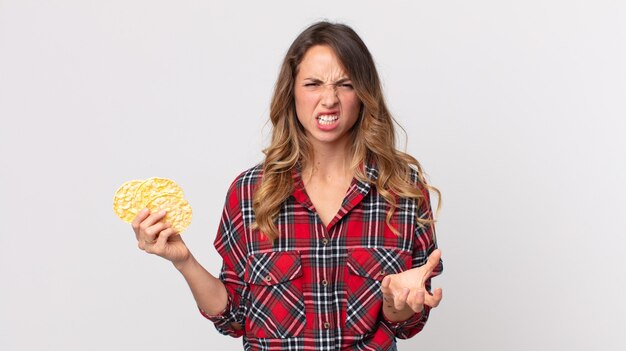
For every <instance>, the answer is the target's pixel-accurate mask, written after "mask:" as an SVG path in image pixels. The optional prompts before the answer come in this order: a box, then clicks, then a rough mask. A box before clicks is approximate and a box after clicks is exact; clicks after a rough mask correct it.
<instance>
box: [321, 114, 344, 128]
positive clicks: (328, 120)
mask: <svg viewBox="0 0 626 351" xmlns="http://www.w3.org/2000/svg"><path fill="white" fill-rule="evenodd" d="M338 119H339V116H337V115H319V116H317V121H318V123H319V124H320V125H322V126H329V125H331V124H333V123H335V122H336V121H337V120H338Z"/></svg>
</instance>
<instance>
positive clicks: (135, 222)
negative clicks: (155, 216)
mask: <svg viewBox="0 0 626 351" xmlns="http://www.w3.org/2000/svg"><path fill="white" fill-rule="evenodd" d="M149 214H150V210H148V209H147V208H144V209H143V210H141V211H139V213H137V215H136V216H135V218H134V219H133V221H132V222H131V223H130V225H131V226H132V227H133V231H134V232H135V237H136V238H137V240H139V224H141V222H143V220H144V219H146V218H147V217H148V215H149Z"/></svg>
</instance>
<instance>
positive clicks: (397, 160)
mask: <svg viewBox="0 0 626 351" xmlns="http://www.w3.org/2000/svg"><path fill="white" fill-rule="evenodd" d="M316 45H326V46H329V47H330V48H332V49H333V51H334V52H335V54H336V55H337V57H338V58H339V60H340V61H341V63H342V64H343V66H344V69H345V71H346V73H347V74H348V76H349V77H350V80H351V81H352V84H353V87H354V90H355V92H356V94H357V97H358V98H359V100H360V101H361V111H360V117H359V120H358V121H357V122H356V123H355V125H354V126H353V128H352V130H351V137H352V140H353V143H352V144H351V145H352V150H351V154H352V161H351V164H350V167H351V169H352V170H353V173H354V174H355V177H356V178H357V179H359V180H360V181H364V182H368V183H372V180H371V179H369V178H368V177H367V176H366V174H365V173H364V169H363V165H364V164H365V163H366V162H367V161H372V162H373V163H374V164H375V165H376V166H377V168H378V178H377V179H376V180H375V181H374V185H375V186H376V189H377V190H378V192H379V193H380V195H381V196H382V197H383V198H384V199H385V200H386V201H387V203H388V204H389V210H388V212H387V216H386V223H387V225H388V226H389V228H390V229H391V230H392V231H393V232H394V233H396V234H398V230H397V229H396V228H393V227H392V225H391V217H392V215H393V213H394V211H395V210H396V209H397V207H398V206H397V202H398V198H409V199H415V200H416V201H417V204H418V206H419V205H421V204H422V202H423V201H427V200H428V199H429V197H428V191H433V192H434V193H436V194H437V197H438V199H440V198H441V194H440V192H439V190H437V189H436V188H435V187H432V186H429V185H428V184H427V183H426V181H425V179H424V173H423V171H422V167H421V165H420V164H419V162H418V161H417V160H416V159H415V158H413V157H412V156H410V155H408V154H406V153H404V152H402V151H399V150H397V149H396V140H395V130H394V123H396V124H397V122H395V120H394V119H393V117H392V116H391V114H390V113H389V110H388V109H387V106H386V104H385V101H384V97H383V93H382V88H381V84H380V79H379V77H378V73H377V71H376V66H375V64H374V60H373V58H372V55H371V54H370V52H369V50H368V49H367V47H366V46H365V43H363V41H362V40H361V38H360V37H359V36H358V35H357V34H356V32H354V30H352V28H350V27H348V26H347V25H344V24H335V23H329V22H318V23H315V24H313V25H311V26H310V27H308V28H307V29H306V30H304V31H303V32H302V33H301V34H300V35H299V36H298V37H297V38H296V39H295V41H294V42H293V43H292V44H291V47H289V50H288V51H287V54H286V55H285V59H284V61H283V63H282V66H281V69H280V73H279V75H278V79H277V81H276V86H275V90H274V95H273V97H272V102H271V107H270V121H271V123H272V139H271V143H270V145H269V147H268V148H266V149H265V150H264V151H263V152H264V154H265V160H264V162H263V176H262V180H261V184H260V185H259V186H258V188H257V189H256V191H255V193H254V198H253V209H254V213H255V217H256V220H255V222H254V223H253V224H252V226H251V227H252V228H253V229H259V230H260V231H261V232H262V233H264V234H265V235H267V236H268V237H269V238H270V239H272V240H274V239H276V238H277V237H278V235H279V234H278V230H277V227H276V223H275V222H276V218H277V217H278V214H279V212H280V209H281V207H282V205H283V203H284V201H285V200H286V199H287V198H288V197H289V196H290V195H291V193H292V191H293V186H294V184H293V178H292V174H291V172H292V170H293V169H294V168H297V169H300V170H301V169H304V167H305V166H306V165H307V164H308V163H309V162H310V161H311V160H312V156H313V150H312V149H311V145H310V143H309V142H308V140H307V138H306V135H305V131H304V128H303V127H302V125H301V124H300V122H299V121H298V118H297V116H296V108H295V96H294V83H295V77H296V75H297V73H298V67H299V65H300V62H301V61H302V58H303V57H304V54H305V53H306V52H307V50H309V49H310V48H311V47H313V46H316ZM412 169H414V170H416V171H417V174H418V184H417V186H416V184H415V183H414V182H413V181H412V179H411V171H412ZM440 203H441V201H440V200H439V201H438V202H437V210H439V207H440ZM416 220H417V222H418V224H419V225H421V226H431V225H432V224H433V223H434V217H433V216H432V214H430V213H429V214H427V216H425V218H417V219H416ZM433 235H434V231H433Z"/></svg>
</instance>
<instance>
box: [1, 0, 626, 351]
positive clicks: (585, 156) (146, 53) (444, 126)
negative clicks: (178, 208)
mask: <svg viewBox="0 0 626 351" xmlns="http://www.w3.org/2000/svg"><path fill="white" fill-rule="evenodd" d="M324 18H327V19H330V20H333V21H340V22H344V23H347V24H349V25H351V26H352V27H353V28H354V29H355V30H356V31H357V32H358V33H359V34H360V35H361V36H362V38H363V39H364V41H365V42H366V44H367V45H368V47H369V48H370V50H371V52H372V54H373V56H374V58H375V60H376V62H377V65H378V68H379V72H380V74H381V77H382V79H383V82H384V88H385V94H386V96H387V99H388V103H389V105H390V107H391V110H392V112H393V113H394V115H395V117H396V118H397V119H398V121H399V122H400V124H401V125H402V126H404V128H405V129H406V131H407V134H408V144H407V150H408V152H409V153H411V154H413V155H414V156H415V157H417V158H418V159H419V160H420V161H421V162H422V163H423V166H424V167H425V169H426V171H427V172H428V174H429V180H430V182H431V184H433V185H436V186H437V187H439V188H440V189H441V190H442V192H443V196H444V198H443V211H442V213H441V215H440V222H439V225H438V238H439V244H440V247H441V248H442V250H443V253H444V261H445V271H444V274H443V275H442V276H441V277H440V278H437V279H436V280H435V286H441V287H443V289H444V301H443V303H442V305H441V306H440V307H439V308H437V309H436V310H435V311H433V313H432V315H431V319H430V321H429V322H428V324H427V326H426V328H425V330H424V331H423V332H422V333H421V334H419V335H418V336H416V337H415V338H413V339H410V340H408V341H400V343H399V348H400V349H401V350H413V349H422V350H461V349H462V350H528V349H533V350H590V349H598V350H624V349H626V337H625V336H624V326H625V325H626V303H625V302H624V288H625V287H626V278H625V276H626V274H625V273H626V272H625V269H624V268H625V267H626V258H624V253H626V252H625V251H626V250H625V249H626V239H625V236H626V184H625V183H626V182H625V181H624V180H625V177H624V175H625V174H626V157H625V154H626V138H625V137H624V135H625V134H626V68H625V66H626V64H625V63H626V20H624V19H625V18H626V3H625V2H624V1H600V0H594V1H591V0H589V1H572V0H569V1H546V0H543V1H534V0H533V1H496V0H494V1H487V0H480V1H411V2H409V1H405V2H400V1H397V2H396V1H390V2H387V3H383V2H380V1H375V2H374V1H372V2H363V1H314V2H306V3H302V4H300V3H299V2H295V1H281V2H266V1H263V2H262V1H258V2H252V1H250V2H248V3H243V2H241V1H230V2H226V1H223V2H216V1H189V0H188V1H148V0H143V1H127V0H124V1H122V0H110V1H93V0H92V1H87V0H80V1H79V0H75V1H70V0H67V1H61V0H50V1H33V0H19V1H18V0H12V1H11V0H0V119H1V122H0V164H1V167H2V168H1V171H0V177H1V178H0V349H1V350H7V351H8V350H111V349H120V350H130V349H139V350H209V349H211V350H213V349H220V350H240V349H241V348H242V347H241V339H231V338H229V337H224V336H221V335H219V334H218V333H217V332H216V331H215V329H214V328H213V325H212V324H211V323H210V322H208V321H206V320H204V319H203V318H202V317H201V316H200V315H199V314H198V313H197V311H196V309H195V303H194V301H193V298H192V296H191V294H190V292H189V291H188V288H187V286H186V284H185V282H184V280H183V279H182V277H181V276H180V275H179V274H178V273H177V272H176V271H175V270H174V268H173V267H172V266H171V265H170V264H168V263H167V262H165V261H163V260H162V259H160V258H158V257H154V256H149V255H147V254H145V253H143V252H141V251H140V250H139V249H137V247H136V243H135V239H134V235H133V234H132V231H131V228H130V226H129V225H127V224H125V223H123V222H121V221H120V220H119V219H117V218H116V217H115V215H114V214H113V211H112V204H111V203H112V198H113V193H114V191H115V190H116V188H117V187H118V186H119V185H120V184H121V183H123V182H124V181H126V180H130V179H134V178H147V177H150V176H162V177H169V178H172V179H174V180H176V181H177V182H178V183H179V184H180V185H181V186H182V187H183V189H184V190H185V193H186V197H187V198H188V199H189V201H190V202H191V204H192V206H193V209H194V220H193V223H192V225H191V226H190V227H189V229H188V231H187V232H186V233H185V234H184V238H185V240H186V242H187V243H188V245H189V246H190V248H191V249H192V251H193V252H194V254H195V255H196V256H197V257H198V259H199V261H200V262H201V263H202V264H204V265H205V266H206V267H207V269H209V270H210V271H211V272H213V273H217V272H218V269H219V266H220V260H219V256H218V255H217V253H216V252H215V250H214V248H213V246H212V241H213V238H214V235H215V232H216V229H217V224H218V220H219V216H220V211H221V208H222V205H223V200H224V196H225V193H226V189H227V187H228V185H229V184H230V182H231V181H232V180H233V178H234V177H235V176H236V175H237V174H238V173H239V172H241V171H243V170H244V169H246V168H248V167H250V166H252V165H253V164H255V163H256V162H259V161H260V160H261V159H262V154H261V151H260V150H261V149H262V148H263V147H264V146H266V145H267V140H268V135H269V126H268V125H266V121H267V117H268V109H269V108H268V107H269V101H270V97H271V93H272V88H273V85H274V83H275V79H276V76H277V70H278V67H279V65H280V62H281V60H282V57H283V55H284V53H285V52H286V50H287V48H288V46H289V45H290V43H291V42H292V41H293V39H295V37H296V35H297V34H298V33H300V31H302V30H303V29H304V28H306V27H307V26H308V25H309V24H311V23H312V22H314V21H316V20H320V19H324ZM401 140H404V138H403V137H401ZM401 147H403V146H401Z"/></svg>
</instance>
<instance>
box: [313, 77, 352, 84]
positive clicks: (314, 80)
mask: <svg viewBox="0 0 626 351" xmlns="http://www.w3.org/2000/svg"><path fill="white" fill-rule="evenodd" d="M304 80H309V81H312V82H315V83H324V81H322V80H321V79H319V78H315V77H307V78H304ZM350 80H351V79H350V78H348V77H342V78H339V79H338V80H336V81H335V82H334V83H333V84H342V83H345V82H349V81H350Z"/></svg>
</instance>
